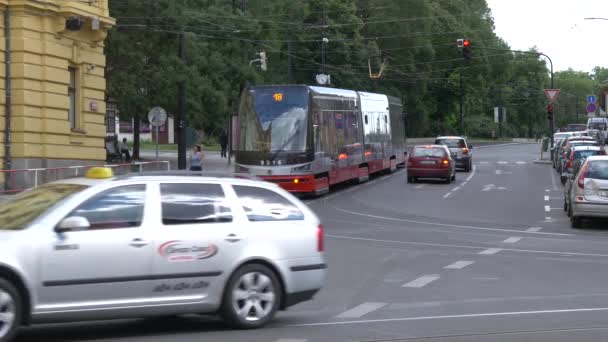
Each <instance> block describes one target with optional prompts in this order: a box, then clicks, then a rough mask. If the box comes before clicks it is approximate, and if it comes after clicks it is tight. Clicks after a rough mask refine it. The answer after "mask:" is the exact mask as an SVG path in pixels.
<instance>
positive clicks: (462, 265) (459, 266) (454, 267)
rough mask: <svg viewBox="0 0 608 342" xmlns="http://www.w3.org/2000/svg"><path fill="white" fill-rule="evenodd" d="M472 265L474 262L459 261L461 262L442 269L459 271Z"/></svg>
mask: <svg viewBox="0 0 608 342" xmlns="http://www.w3.org/2000/svg"><path fill="white" fill-rule="evenodd" d="M474 263H475V261H464V260H461V261H456V262H455V263H453V264H450V265H447V266H445V267H444V268H445V269H448V270H461V269H463V268H465V267H467V266H470V265H472V264H474Z"/></svg>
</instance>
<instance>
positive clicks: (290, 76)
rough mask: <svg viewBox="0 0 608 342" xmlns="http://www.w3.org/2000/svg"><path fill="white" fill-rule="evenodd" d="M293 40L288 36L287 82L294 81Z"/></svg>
mask: <svg viewBox="0 0 608 342" xmlns="http://www.w3.org/2000/svg"><path fill="white" fill-rule="evenodd" d="M292 55H293V40H292V39H291V38H289V41H288V42H287V83H289V84H292V83H294V77H293V58H292Z"/></svg>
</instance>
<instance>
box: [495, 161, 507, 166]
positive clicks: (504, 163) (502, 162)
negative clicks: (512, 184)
mask: <svg viewBox="0 0 608 342" xmlns="http://www.w3.org/2000/svg"><path fill="white" fill-rule="evenodd" d="M496 164H500V165H506V164H509V162H506V161H504V160H501V161H498V162H496Z"/></svg>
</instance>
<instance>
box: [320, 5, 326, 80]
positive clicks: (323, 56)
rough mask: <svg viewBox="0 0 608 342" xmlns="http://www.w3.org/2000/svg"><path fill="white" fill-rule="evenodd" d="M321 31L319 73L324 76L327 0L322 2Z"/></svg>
mask: <svg viewBox="0 0 608 342" xmlns="http://www.w3.org/2000/svg"><path fill="white" fill-rule="evenodd" d="M322 22H323V24H322V25H323V29H322V30H321V32H322V34H323V37H321V73H322V74H325V73H326V72H325V41H326V38H325V27H326V26H327V0H324V1H323V20H322Z"/></svg>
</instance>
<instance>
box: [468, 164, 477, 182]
mask: <svg viewBox="0 0 608 342" xmlns="http://www.w3.org/2000/svg"><path fill="white" fill-rule="evenodd" d="M475 170H477V167H476V166H475V165H473V168H472V169H471V174H470V175H469V177H467V179H466V181H467V182H468V181H470V180H471V178H473V176H475Z"/></svg>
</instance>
